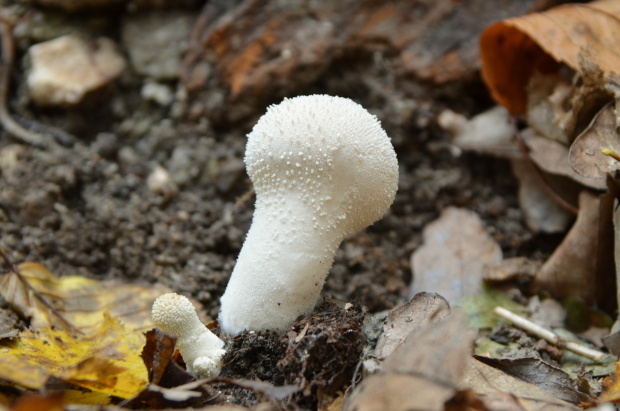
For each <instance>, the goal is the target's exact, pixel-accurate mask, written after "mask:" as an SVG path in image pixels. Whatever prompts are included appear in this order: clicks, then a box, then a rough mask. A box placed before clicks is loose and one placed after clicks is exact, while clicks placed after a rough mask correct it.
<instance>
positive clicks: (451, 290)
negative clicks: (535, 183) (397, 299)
mask: <svg viewBox="0 0 620 411" xmlns="http://www.w3.org/2000/svg"><path fill="white" fill-rule="evenodd" d="M423 236H424V245H423V246H422V247H420V248H418V249H417V250H416V251H415V253H413V255H412V257H411V267H412V272H413V282H412V286H411V292H410V295H413V294H415V293H418V292H420V291H427V292H436V293H438V294H440V295H441V296H442V297H444V298H445V299H446V300H447V301H448V302H449V303H451V304H453V303H455V302H456V301H457V300H458V299H459V298H460V297H462V296H464V295H476V294H479V293H480V291H481V287H482V275H483V271H484V269H485V267H486V266H497V265H499V263H500V262H501V260H502V251H501V249H500V247H499V245H498V244H497V243H496V242H495V241H493V239H492V238H491V237H490V236H489V235H488V234H487V233H486V232H485V230H484V227H483V225H482V220H481V219H480V217H478V215H477V214H476V213H474V212H472V211H468V210H464V209H459V208H455V207H449V208H446V209H445V210H444V211H443V212H442V213H441V216H440V217H439V218H438V219H437V220H436V221H434V222H432V223H430V224H428V225H427V226H426V228H425V229H424V233H423Z"/></svg>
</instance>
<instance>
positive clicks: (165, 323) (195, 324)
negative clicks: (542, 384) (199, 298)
mask: <svg viewBox="0 0 620 411" xmlns="http://www.w3.org/2000/svg"><path fill="white" fill-rule="evenodd" d="M151 317H152V318H153V322H154V323H155V325H156V326H157V327H159V328H161V329H162V330H163V331H165V332H167V333H168V334H172V335H174V336H176V337H177V343H176V346H177V348H178V349H179V352H180V353H181V356H182V357H183V361H185V364H186V366H187V371H188V372H190V373H192V374H194V375H197V376H199V377H204V378H209V377H216V376H218V375H219V373H220V371H221V369H222V357H223V356H224V354H225V352H226V351H225V350H224V342H223V341H222V340H220V339H219V338H218V337H217V336H216V335H215V334H213V333H212V332H211V330H209V329H208V328H207V327H206V326H205V325H204V324H203V323H202V322H201V321H200V319H199V318H198V314H196V309H195V308H194V306H193V305H192V303H191V302H190V301H189V299H187V297H184V296H182V295H179V294H175V293H167V294H163V295H161V296H159V297H157V299H156V300H155V302H154V303H153V308H152V309H151Z"/></svg>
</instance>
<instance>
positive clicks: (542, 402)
mask: <svg viewBox="0 0 620 411" xmlns="http://www.w3.org/2000/svg"><path fill="white" fill-rule="evenodd" d="M460 388H461V389H468V388H469V389H473V390H474V391H475V392H476V393H478V395H479V396H480V398H481V399H482V400H483V402H484V403H485V404H486V405H491V404H504V403H509V404H511V405H514V404H515V403H516V405H517V407H515V408H508V409H525V410H543V409H544V410H552V411H560V410H562V411H566V410H575V411H576V410H579V408H577V407H576V406H573V405H572V404H570V403H568V402H566V401H563V400H560V399H559V398H556V397H554V396H553V395H551V394H549V393H547V392H546V391H544V390H542V389H541V388H539V387H537V386H536V385H534V384H530V383H527V382H524V381H520V380H518V379H516V378H515V377H512V376H510V375H508V374H506V373H504V372H502V371H499V370H497V369H495V368H493V367H491V366H490V365H486V364H484V363H482V362H480V361H478V360H476V359H473V358H470V359H469V362H468V364H467V370H466V372H465V376H464V378H463V381H462V383H461V385H460ZM506 396H508V397H509V398H510V401H507V399H506ZM491 409H505V408H492V407H491Z"/></svg>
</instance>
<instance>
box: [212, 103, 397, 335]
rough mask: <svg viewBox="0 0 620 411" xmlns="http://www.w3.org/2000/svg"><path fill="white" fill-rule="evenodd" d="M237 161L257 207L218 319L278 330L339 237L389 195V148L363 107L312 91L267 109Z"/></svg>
mask: <svg viewBox="0 0 620 411" xmlns="http://www.w3.org/2000/svg"><path fill="white" fill-rule="evenodd" d="M245 164H246V168H247V172H248V175H249V176H250V179H251V180H252V182H253V184H254V189H255V192H256V208H255V211H254V217H253V220H252V226H251V227H250V230H249V232H248V235H247V237H246V240H245V243H244V244H243V247H242V249H241V252H240V254H239V258H238V259H237V264H236V266H235V268H234V270H233V273H232V276H231V278H230V281H229V283H228V286H227V288H226V292H225V293H224V295H223V296H222V300H221V303H222V306H221V311H220V317H219V321H220V325H221V327H222V329H223V330H224V332H226V333H228V334H238V333H239V332H241V331H243V330H256V331H260V330H274V331H283V330H285V329H286V328H287V327H288V326H289V324H291V323H292V322H293V321H294V320H295V319H296V318H297V317H298V316H300V315H303V314H307V313H309V312H310V311H312V309H313V308H314V305H315V304H316V302H317V300H318V297H319V294H320V292H321V288H322V287H323V283H324V282H325V278H326V276H327V273H328V271H329V268H330V267H331V265H332V263H333V259H334V254H335V252H336V250H337V248H338V246H339V244H340V243H341V242H342V240H343V239H344V237H345V236H347V235H349V234H351V233H353V232H355V231H358V230H360V229H362V228H364V227H366V226H368V225H370V224H372V223H374V222H375V221H377V220H378V219H380V218H381V217H382V216H383V214H384V213H385V212H386V210H387V209H388V208H389V207H390V205H391V204H392V202H393V201H394V196H395V194H396V189H397V185H398V163H397V160H396V154H395V152H394V148H393V147H392V144H391V142H390V139H389V137H388V136H387V134H386V133H385V131H383V129H382V128H381V124H380V123H379V121H378V120H377V118H376V117H375V116H373V115H371V114H370V113H368V112H367V111H366V110H365V109H364V108H363V107H362V106H360V105H359V104H357V103H355V102H353V101H352V100H349V99H346V98H341V97H332V96H326V95H312V96H302V97H296V98H292V99H285V100H284V101H283V102H281V103H280V104H278V105H274V106H271V107H269V109H268V111H267V113H266V114H265V115H263V116H262V117H261V118H260V119H259V121H258V123H257V124H256V125H255V126H254V129H253V130H252V132H251V133H250V134H249V135H248V142H247V146H246V153H245Z"/></svg>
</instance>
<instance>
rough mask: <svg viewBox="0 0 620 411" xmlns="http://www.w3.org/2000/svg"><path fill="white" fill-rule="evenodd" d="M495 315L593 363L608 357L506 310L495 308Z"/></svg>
mask: <svg viewBox="0 0 620 411" xmlns="http://www.w3.org/2000/svg"><path fill="white" fill-rule="evenodd" d="M493 313H494V314H496V315H499V316H500V317H502V318H503V319H505V320H508V321H510V322H511V323H512V324H513V325H514V326H516V327H519V328H521V329H523V330H525V331H527V332H529V333H530V334H534V335H535V336H537V337H540V338H542V339H543V340H545V341H547V342H549V343H551V344H553V345H555V346H557V347H560V348H563V349H566V350H568V351H572V352H574V353H575V354H579V355H581V356H583V357H586V358H588V359H590V360H592V361H596V362H602V361H603V360H604V359H605V358H606V357H607V354H605V353H603V352H601V351H598V350H595V349H592V348H588V347H586V346H585V345H581V344H578V343H575V342H572V341H566V340H564V339H563V338H561V337H560V336H559V335H557V334H556V333H554V332H553V331H550V330H547V329H546V328H543V327H541V326H540V325H538V324H536V323H534V322H532V321H530V320H528V319H526V318H523V317H521V316H519V315H517V314H515V313H513V312H512V311H508V310H507V309H505V308H502V307H495V308H494V309H493Z"/></svg>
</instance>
